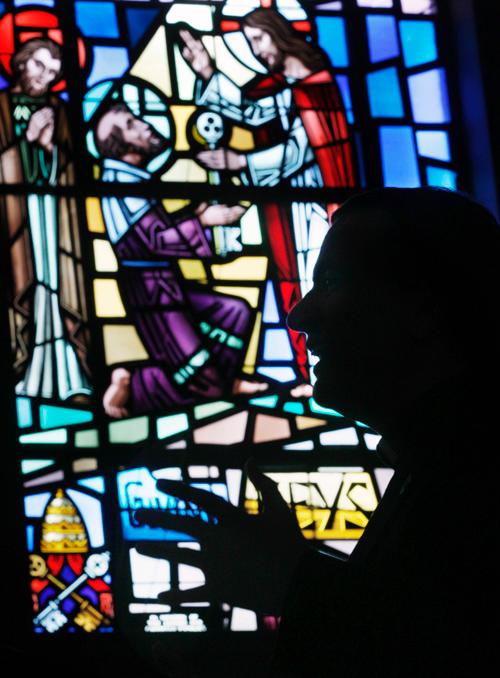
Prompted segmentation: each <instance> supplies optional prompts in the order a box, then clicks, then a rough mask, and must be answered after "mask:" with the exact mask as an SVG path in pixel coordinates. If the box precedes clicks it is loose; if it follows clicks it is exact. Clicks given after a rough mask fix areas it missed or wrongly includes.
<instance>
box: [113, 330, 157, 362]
mask: <svg viewBox="0 0 500 678" xmlns="http://www.w3.org/2000/svg"><path fill="white" fill-rule="evenodd" d="M103 339H104V355H105V359H106V365H112V364H113V363H126V362H129V361H131V360H147V358H148V354H147V353H146V349H145V348H144V346H143V344H142V341H141V339H140V337H139V335H138V334H137V330H136V329H135V327H134V326H133V325H104V327H103Z"/></svg>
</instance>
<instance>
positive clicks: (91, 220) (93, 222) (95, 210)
mask: <svg viewBox="0 0 500 678" xmlns="http://www.w3.org/2000/svg"><path fill="white" fill-rule="evenodd" d="M85 206H86V211H87V225H88V228H89V231H91V232H92V233H106V227H105V226H104V220H103V218H102V211H101V204H100V202H99V198H87V201H86V203H85Z"/></svg>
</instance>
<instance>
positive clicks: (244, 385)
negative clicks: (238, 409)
mask: <svg viewBox="0 0 500 678" xmlns="http://www.w3.org/2000/svg"><path fill="white" fill-rule="evenodd" d="M268 388H269V384H266V383H265V382H262V381H247V380H246V379H235V380H234V382H233V395H239V394H249V395H251V394H252V393H260V392H261V391H267V389H268Z"/></svg>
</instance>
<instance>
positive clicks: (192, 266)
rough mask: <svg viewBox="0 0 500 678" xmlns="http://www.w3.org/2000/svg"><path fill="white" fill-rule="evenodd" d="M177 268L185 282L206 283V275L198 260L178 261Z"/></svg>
mask: <svg viewBox="0 0 500 678" xmlns="http://www.w3.org/2000/svg"><path fill="white" fill-rule="evenodd" d="M179 268H180V269H181V273H182V275H183V276H184V277H185V278H186V280H199V281H206V279H207V273H206V271H205V267H204V266H203V262H202V261H200V260H199V259H179Z"/></svg>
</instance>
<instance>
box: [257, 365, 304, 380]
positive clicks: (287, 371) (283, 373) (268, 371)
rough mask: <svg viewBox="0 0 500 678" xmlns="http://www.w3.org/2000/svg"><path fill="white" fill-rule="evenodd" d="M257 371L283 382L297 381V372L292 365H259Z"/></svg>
mask: <svg viewBox="0 0 500 678" xmlns="http://www.w3.org/2000/svg"><path fill="white" fill-rule="evenodd" d="M257 372H258V373H259V374H263V375H264V376H265V377H269V378H270V379H274V380H275V381H280V382H282V383H283V384H284V383H286V382H287V381H295V372H294V371H293V369H292V368H291V367H258V368H257Z"/></svg>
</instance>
